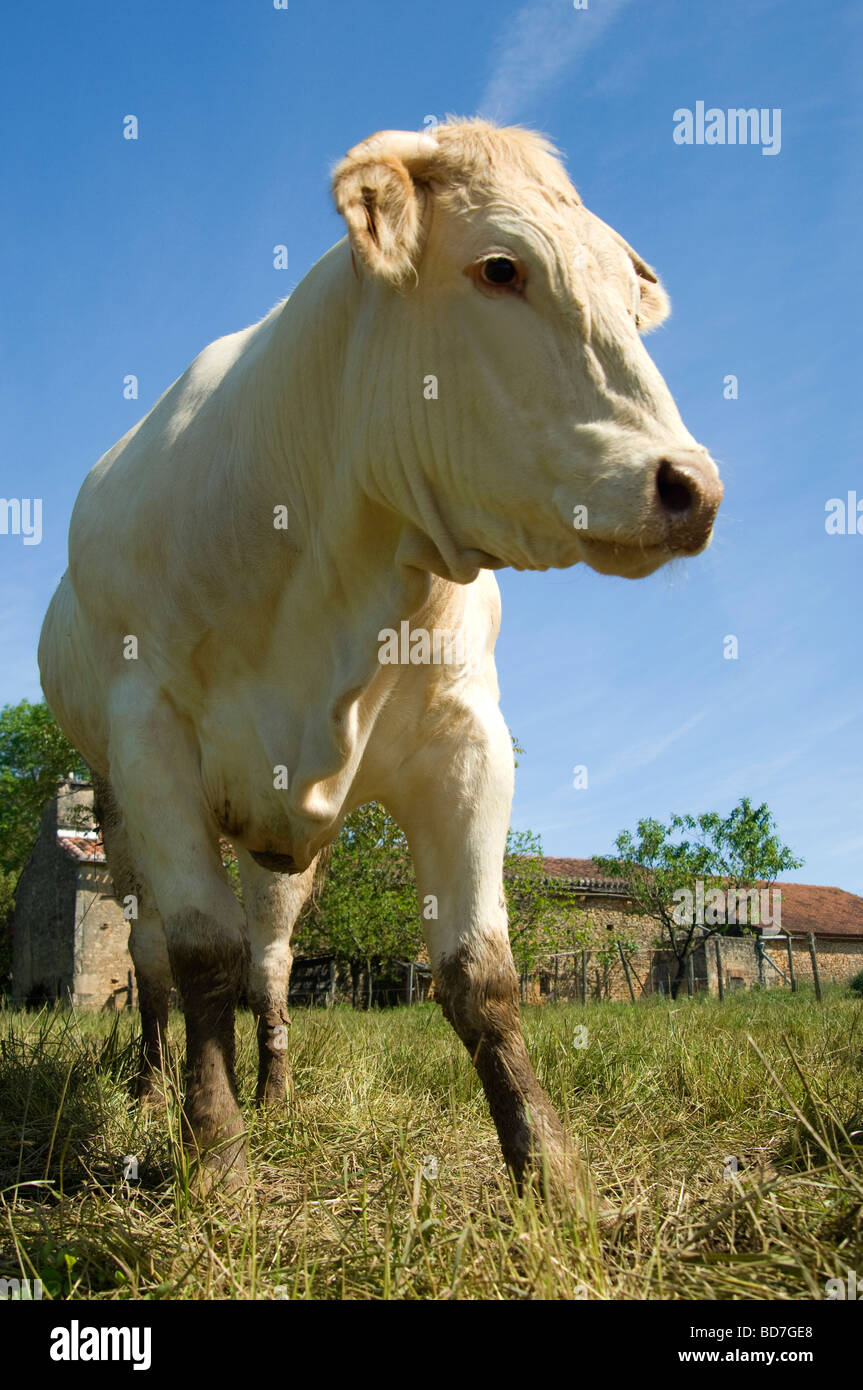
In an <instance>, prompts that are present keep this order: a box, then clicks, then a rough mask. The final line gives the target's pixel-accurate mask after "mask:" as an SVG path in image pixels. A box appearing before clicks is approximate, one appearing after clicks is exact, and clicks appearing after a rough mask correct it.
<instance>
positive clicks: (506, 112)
mask: <svg viewBox="0 0 863 1390" xmlns="http://www.w3.org/2000/svg"><path fill="white" fill-rule="evenodd" d="M628 4H629V0H589V7H588V8H587V9H586V10H576V9H574V8H573V4H572V0H532V3H531V0H528V3H527V4H525V5H522V6H521V8H520V9H519V10H518V11H517V12H516V14H515V15H514V17H513V19H512V22H511V24H510V25H509V27H508V28H507V29H506V31H505V33H504V34H503V36H502V38H501V39H500V40H499V42H498V44H497V46H496V48H495V50H494V56H493V60H492V71H491V76H490V77H489V80H488V83H487V84H486V88H485V91H484V93H483V97H482V100H481V102H480V104H479V110H480V112H481V114H482V115H484V116H488V117H490V118H491V119H492V120H497V121H511V120H516V119H518V118H519V117H521V116H523V114H524V112H525V109H526V108H527V107H528V106H529V105H530V102H531V101H532V100H533V98H534V97H535V96H536V94H537V93H538V92H541V91H543V90H544V89H546V88H548V87H550V86H552V85H553V84H554V83H555V82H557V81H559V80H560V78H561V77H562V76H563V74H564V72H566V71H567V69H570V68H573V67H575V66H576V64H578V63H579V62H580V61H581V59H582V58H583V57H584V55H585V53H587V51H588V49H589V48H592V47H593V45H594V44H596V43H597V42H598V40H599V39H600V38H601V37H602V35H603V33H604V32H605V30H606V29H607V27H608V25H609V24H610V23H611V22H612V20H613V19H614V18H615V16H616V15H617V14H619V12H620V11H621V10H622V9H623V8H624V6H625V5H628Z"/></svg>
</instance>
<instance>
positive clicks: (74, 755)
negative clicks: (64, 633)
mask: <svg viewBox="0 0 863 1390" xmlns="http://www.w3.org/2000/svg"><path fill="white" fill-rule="evenodd" d="M69 772H75V773H76V774H78V775H80V776H81V777H86V776H87V770H86V768H85V766H84V764H83V762H82V761H81V755H80V754H79V753H78V752H77V751H76V750H75V749H74V748H73V747H72V745H71V743H70V742H69V740H68V739H67V738H66V737H65V735H64V734H63V733H62V732H61V730H60V728H59V726H58V724H57V721H56V720H55V718H54V716H53V714H52V713H51V711H50V710H49V708H48V706H47V705H46V704H45V702H44V700H43V701H41V702H40V703H39V704H37V705H31V704H30V702H29V701H28V700H21V701H20V703H19V704H17V705H5V706H4V707H3V709H2V710H0V985H2V984H3V983H4V982H5V980H6V978H7V977H8V974H9V971H10V969H11V965H12V942H11V936H10V934H9V930H8V927H9V923H10V922H11V919H12V910H13V907H14V900H15V887H16V885H17V882H18V877H19V875H20V873H21V870H22V869H23V867H24V865H25V863H26V861H27V856H28V855H29V853H30V851H31V849H32V848H33V843H34V841H35V839H36V836H37V834H38V831H39V822H40V820H41V819H42V812H43V810H44V809H45V803H46V802H47V801H50V799H51V797H53V796H55V795H56V792H57V783H58V782H59V781H60V780H61V778H63V777H65V776H66V775H67V774H68V773H69Z"/></svg>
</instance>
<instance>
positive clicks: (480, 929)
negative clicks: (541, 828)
mask: <svg viewBox="0 0 863 1390" xmlns="http://www.w3.org/2000/svg"><path fill="white" fill-rule="evenodd" d="M512 769H513V759H512V748H511V744H510V740H509V735H508V732H507V730H506V726H505V725H504V724H503V720H502V719H501V718H500V715H499V713H498V711H497V709H496V707H493V708H491V707H490V708H489V709H488V710H487V711H486V714H485V719H484V721H483V723H482V726H480V724H479V720H478V719H477V720H476V722H474V723H473V724H472V726H471V727H470V728H469V729H468V730H463V731H461V732H460V735H459V737H458V738H457V739H454V740H453V743H452V746H447V741H445V740H443V739H439V738H438V739H435V740H434V741H433V742H431V743H430V744H429V745H428V747H427V748H426V749H425V750H424V751H423V752H422V753H420V754H418V755H416V756H415V757H414V758H413V759H411V761H410V763H409V764H407V765H406V766H403V768H402V769H401V774H400V780H399V786H398V788H395V789H394V791H393V795H392V796H390V797H388V798H387V800H388V804H389V805H390V806H391V809H392V810H393V814H394V815H396V817H397V819H398V820H399V821H400V823H401V824H402V826H403V827H404V830H405V833H406V834H407V836H408V840H409V842H410V846H411V851H412V854H413V859H414V866H415V869H416V876H417V886H418V890H419V901H420V906H421V909H422V910H423V916H424V921H423V926H424V930H425V933H426V941H427V943H428V948H429V953H430V956H431V963H432V969H433V972H434V980H435V994H436V998H437V999H438V1001H439V1002H440V1004H441V1007H442V1009H443V1012H444V1015H445V1016H446V1018H447V1019H448V1020H449V1022H450V1023H451V1024H452V1026H453V1028H454V1029H455V1031H456V1033H457V1034H458V1036H459V1037H460V1038H461V1040H462V1042H463V1043H464V1045H465V1047H466V1048H467V1050H468V1052H469V1053H470V1055H471V1058H472V1059H473V1063H474V1066H475V1067H476V1070H477V1073H478V1075H479V1078H480V1080H481V1082H482V1086H483V1090H484V1091H485V1094H486V1098H487V1100H488V1104H489V1108H490V1110H491V1115H492V1119H493V1120H494V1123H495V1127H496V1129H497V1133H498V1137H499V1139H500V1144H501V1148H502V1150H503V1155H504V1158H505V1160H506V1162H507V1164H508V1166H509V1168H510V1169H511V1170H512V1172H513V1174H514V1175H515V1177H516V1179H517V1180H518V1182H519V1183H520V1184H521V1183H522V1182H523V1180H524V1179H525V1177H526V1175H527V1174H528V1173H529V1172H532V1171H533V1172H538V1173H541V1172H542V1171H543V1169H545V1172H546V1173H547V1174H548V1176H549V1177H550V1178H551V1180H552V1182H553V1183H554V1185H555V1186H559V1185H560V1184H563V1185H565V1186H566V1187H567V1188H568V1189H569V1190H570V1191H571V1192H572V1194H573V1196H574V1197H576V1199H577V1200H578V1203H579V1205H580V1207H581V1209H582V1210H585V1209H586V1208H587V1207H588V1206H589V1205H590V1204H591V1202H592V1197H591V1191H590V1183H589V1179H588V1177H587V1174H586V1171H585V1170H584V1167H583V1165H582V1164H581V1163H580V1162H579V1161H578V1160H577V1158H576V1155H575V1152H574V1146H573V1143H572V1140H571V1139H570V1138H569V1136H568V1135H567V1134H566V1132H565V1131H564V1128H563V1126H562V1125H561V1123H560V1120H559V1119H558V1117H557V1115H556V1113H555V1111H554V1108H553V1107H552V1105H551V1102H550V1101H549V1099H548V1097H547V1096H546V1094H545V1092H544V1090H543V1089H542V1087H541V1086H540V1084H539V1082H538V1081H537V1079H536V1075H535V1073H534V1070H533V1067H532V1066H531V1063H530V1058H529V1057H528V1053H527V1048H526V1047H525V1043H524V1037H523V1035H522V1028H521V1013H520V1006H519V988H518V977H517V974H516V970H515V966H514V963H513V959H512V951H511V949H510V944H509V935H508V931H507V916H506V903H505V898H504V892H503V856H504V849H505V845H506V832H507V827H508V824H509V813H510V802H511V796H512V777H513V771H512Z"/></svg>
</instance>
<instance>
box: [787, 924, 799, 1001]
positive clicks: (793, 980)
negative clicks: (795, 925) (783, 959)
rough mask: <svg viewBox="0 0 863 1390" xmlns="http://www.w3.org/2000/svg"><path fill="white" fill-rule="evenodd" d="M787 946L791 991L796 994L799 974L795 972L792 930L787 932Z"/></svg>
mask: <svg viewBox="0 0 863 1390" xmlns="http://www.w3.org/2000/svg"><path fill="white" fill-rule="evenodd" d="M785 947H786V950H787V951H788V976H789V979H790V980H791V993H792V994H796V993H797V976H796V975H795V974H794V952H793V951H792V950H791V933H790V932H788V933H787V934H786V937H785Z"/></svg>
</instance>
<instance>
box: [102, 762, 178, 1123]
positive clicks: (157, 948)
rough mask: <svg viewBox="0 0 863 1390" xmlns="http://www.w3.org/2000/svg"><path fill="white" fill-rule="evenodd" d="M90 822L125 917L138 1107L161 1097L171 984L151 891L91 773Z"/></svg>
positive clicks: (115, 810)
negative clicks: (137, 1037)
mask: <svg viewBox="0 0 863 1390" xmlns="http://www.w3.org/2000/svg"><path fill="white" fill-rule="evenodd" d="M93 787H94V791H95V813H96V819H97V821H98V823H99V826H100V828H101V831H102V841H103V844H104V847H105V854H106V857H107V860H108V867H109V868H110V870H111V877H112V879H113V882H114V892H115V894H116V896H117V898H118V899H119V900H120V901H121V903H122V904H123V907H124V910H127V911H128V913H129V918H130V923H131V930H130V933H129V953H130V955H131V957H132V962H133V964H134V966H135V980H136V982H137V986H138V1008H139V1010H140V1013H141V1053H140V1061H139V1066H138V1076H137V1078H136V1093H137V1096H138V1099H139V1101H140V1102H141V1104H142V1105H148V1104H150V1103H151V1102H153V1101H155V1100H156V1099H157V1098H158V1097H160V1096H161V1095H162V1087H161V1083H162V1080H163V1074H164V1066H165V1053H166V1043H167V1033H168V1006H169V1003H170V998H171V989H172V987H173V980H172V978H171V966H170V962H169V960H168V944H167V941H166V940H165V929H164V927H163V925H162V919H161V917H160V916H159V914H158V912H157V911H156V907H155V901H154V898H153V894H152V890H151V889H150V887H149V885H148V884H146V883H145V882H144V880H143V878H142V876H141V873H140V867H139V866H138V865H136V863H135V859H134V854H133V851H132V846H131V843H130V841H129V835H128V832H127V830H126V826H125V823H124V821H123V816H122V813H121V811H120V807H119V805H118V803H117V800H116V797H115V796H114V793H113V790H112V788H111V786H110V783H109V782H108V781H107V780H106V779H105V778H102V777H99V776H98V774H94V775H93Z"/></svg>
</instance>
